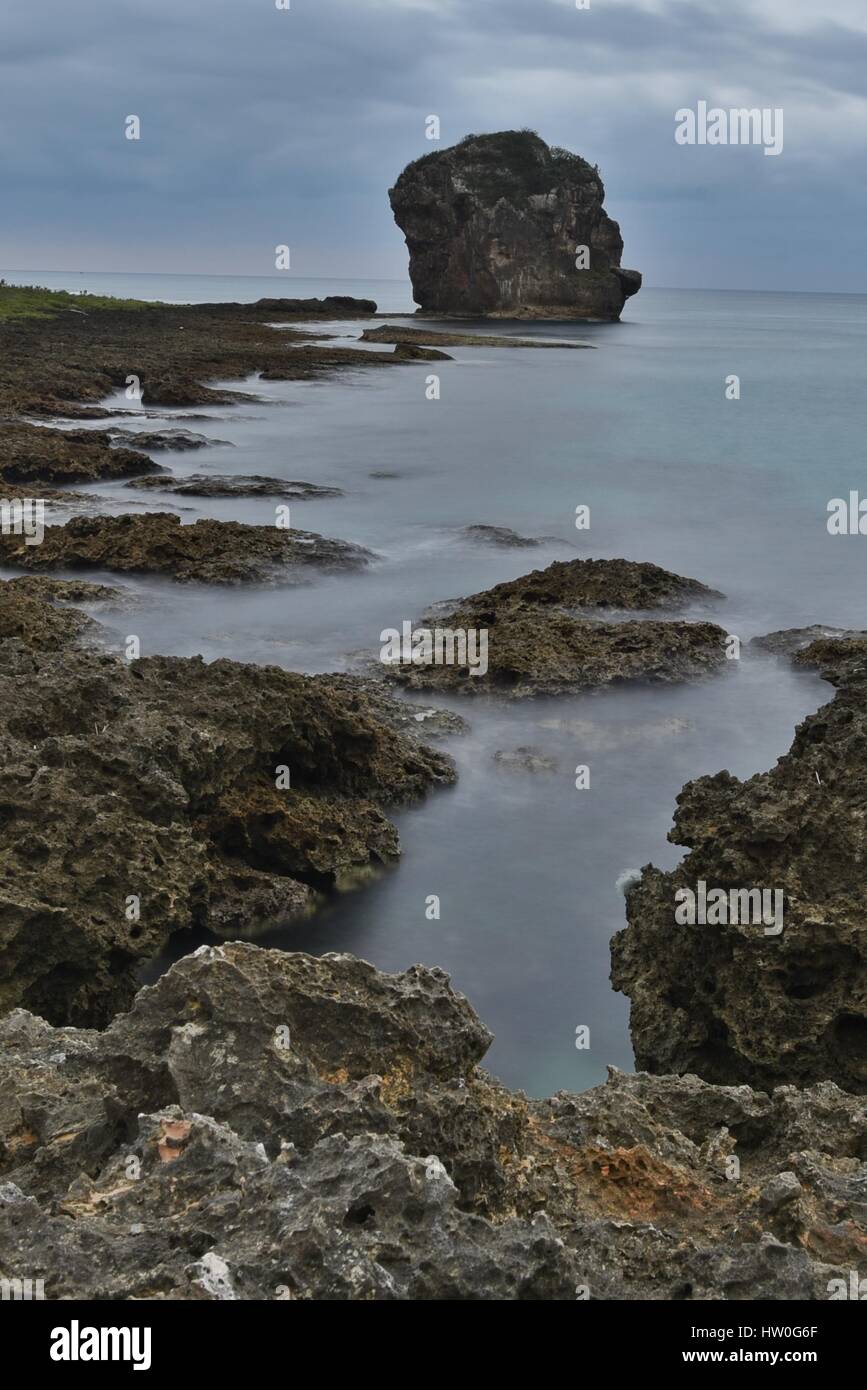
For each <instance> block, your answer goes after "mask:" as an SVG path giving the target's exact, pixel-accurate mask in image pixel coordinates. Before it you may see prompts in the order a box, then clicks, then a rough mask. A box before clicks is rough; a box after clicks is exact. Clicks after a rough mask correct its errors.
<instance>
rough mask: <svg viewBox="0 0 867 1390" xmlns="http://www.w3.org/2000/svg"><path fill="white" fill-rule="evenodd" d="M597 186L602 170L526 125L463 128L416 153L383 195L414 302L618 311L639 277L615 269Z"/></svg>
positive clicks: (449, 311) (581, 314)
mask: <svg viewBox="0 0 867 1390" xmlns="http://www.w3.org/2000/svg"><path fill="white" fill-rule="evenodd" d="M604 197H605V190H604V188H603V186H602V180H601V178H600V176H599V170H598V169H596V168H594V167H593V165H591V164H588V163H587V161H586V160H584V159H581V158H580V156H578V155H576V154H571V153H570V152H569V151H568V150H561V149H552V148H549V147H548V145H546V144H545V142H544V140H541V139H540V138H539V136H538V135H536V134H534V133H533V132H532V131H517V130H507V131H501V132H500V133H498V134H495V135H468V136H467V137H466V138H465V139H464V140H462V141H461V142H460V144H458V145H454V146H452V147H451V148H450V149H445V150H436V151H434V152H432V153H431V154H428V155H424V156H423V157H422V158H421V159H417V160H415V162H414V163H412V164H410V165H408V166H407V168H406V169H404V171H403V173H402V174H401V175H400V178H399V179H398V180H397V183H396V184H395V186H394V188H392V189H390V190H389V199H390V201H391V207H392V211H393V213H394V217H395V221H396V222H397V224H398V226H399V227H400V229H401V231H402V232H403V233H404V236H405V237H406V244H407V247H408V249H409V274H410V279H411V280H412V286H413V295H414V298H415V301H416V303H417V304H419V305H420V307H421V310H422V312H425V313H431V314H438V315H460V316H463V317H466V318H475V317H478V316H481V315H492V316H499V317H507V318H517V317H526V318H573V319H587V318H592V319H618V318H619V317H620V313H621V310H622V309H623V304H624V301H625V300H626V299H627V297H628V296H629V295H631V294H635V293H636V291H637V290H638V289H639V287H640V285H641V276H640V275H639V273H638V271H634V270H621V268H620V257H621V255H622V252H623V240H622V238H621V235H620V228H619V227H618V225H617V223H616V222H613V221H612V220H611V218H610V217H608V216H607V214H606V213H605V210H604V208H603V206H602V203H603V199H604ZM582 247H584V248H587V253H588V254H589V261H588V263H587V265H586V267H585V268H583V269H577V268H576V261H577V259H578V257H579V249H580V248H582Z"/></svg>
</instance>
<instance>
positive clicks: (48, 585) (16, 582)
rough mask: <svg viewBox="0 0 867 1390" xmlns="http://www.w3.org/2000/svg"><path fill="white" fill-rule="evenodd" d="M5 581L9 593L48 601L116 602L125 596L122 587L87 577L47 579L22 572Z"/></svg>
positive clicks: (40, 575)
mask: <svg viewBox="0 0 867 1390" xmlns="http://www.w3.org/2000/svg"><path fill="white" fill-rule="evenodd" d="M5 583H6V587H7V589H8V591H9V593H11V594H28V595H29V596H30V597H31V598H40V599H44V600H45V601H46V602H49V603H53V602H57V603H118V602H120V601H122V600H123V599H124V598H125V596H126V595H125V591H124V590H123V589H116V588H114V587H113V585H111V584H94V583H92V581H91V580H89V579H49V577H48V575H46V574H22V575H19V576H18V577H17V578H16V579H7V580H6V581H5Z"/></svg>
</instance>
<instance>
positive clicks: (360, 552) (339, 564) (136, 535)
mask: <svg viewBox="0 0 867 1390" xmlns="http://www.w3.org/2000/svg"><path fill="white" fill-rule="evenodd" d="M370 558H371V556H370V552H369V551H367V550H364V549H363V547H361V546H357V545H352V544H351V543H350V542H348V541H340V540H332V539H331V538H329V537H326V536H318V535H316V534H315V533H313V532H311V531H299V530H297V529H295V528H291V529H290V528H288V527H286V528H281V527H279V526H276V525H275V526H249V525H246V524H244V523H243V522H240V521H215V520H213V519H211V518H206V519H204V520H199V521H196V522H193V524H192V525H190V526H184V525H182V524H181V519H180V517H179V516H175V515H174V514H173V513H172V512H145V513H143V514H141V515H136V516H133V515H126V514H125V515H122V516H105V517H74V518H73V519H72V520H71V521H68V522H67V523H66V525H65V526H46V528H45V536H44V539H43V541H42V544H41V545H27V543H26V540H25V538H24V537H22V536H16V535H13V534H9V535H5V536H3V535H0V564H3V565H13V566H21V567H23V568H26V569H32V570H44V569H95V570H110V571H112V572H116V573H121V574H123V573H130V574H167V575H169V576H170V577H171V578H172V579H177V580H181V581H186V580H196V581H199V582H202V583H210V584H236V583H240V582H243V581H257V580H276V579H281V578H282V579H288V578H292V577H295V578H298V577H303V576H304V574H305V572H306V571H307V570H309V569H323V570H341V569H358V568H361V567H362V566H363V565H365V564H366V563H367V562H368V560H369V559H370Z"/></svg>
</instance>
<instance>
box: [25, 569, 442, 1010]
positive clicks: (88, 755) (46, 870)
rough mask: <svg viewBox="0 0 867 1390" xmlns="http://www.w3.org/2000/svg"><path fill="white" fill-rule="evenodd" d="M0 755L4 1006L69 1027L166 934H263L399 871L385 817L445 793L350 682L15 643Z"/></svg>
mask: <svg viewBox="0 0 867 1390" xmlns="http://www.w3.org/2000/svg"><path fill="white" fill-rule="evenodd" d="M3 592H7V593H8V590H6V591H3ZM2 602H3V600H2V598H0V614H2V611H3V609H2ZM28 602H29V603H31V604H36V603H38V600H35V599H29V600H28ZM45 607H49V606H48V605H45ZM49 611H50V612H52V613H53V612H54V610H52V609H50V608H49ZM73 612H74V610H69V611H66V612H64V613H63V614H62V619H63V622H64V623H67V624H68V623H69V621H70V619H71V617H72V613H73ZM58 616H60V615H59V614H58ZM49 636H50V637H52V638H53V634H49ZM47 645H60V643H59V642H54V641H53V640H52V641H49V642H48V643H47ZM0 747H2V752H3V757H2V760H0V806H2V820H3V840H2V847H0V1008H9V1007H12V1006H14V1005H16V1004H21V1003H23V1004H26V1005H27V1006H28V1007H31V1008H33V1009H35V1010H36V1011H38V1012H40V1013H43V1014H45V1015H46V1016H47V1017H50V1018H52V1019H54V1020H61V1021H67V1020H68V1021H71V1022H77V1023H78V1022H93V1021H97V1022H99V1021H104V1020H105V1019H107V1018H108V1017H110V1016H111V1013H112V1012H113V1011H114V1010H116V1009H117V1008H121V1007H125V1006H126V1005H127V1004H128V1003H129V1000H130V998H131V996H132V990H133V980H134V971H135V968H136V965H137V963H139V962H142V961H145V960H147V959H149V958H150V957H152V956H154V955H155V954H156V953H157V952H158V951H160V950H161V949H162V948H163V947H164V946H165V945H166V943H167V942H168V940H169V939H170V937H171V936H172V935H173V934H174V933H176V932H178V931H184V930H188V929H190V928H201V927H209V926H211V927H213V928H214V929H215V930H217V931H227V930H232V931H236V932H237V931H247V930H253V931H259V930H262V929H265V928H266V927H267V926H268V925H269V924H270V925H272V926H273V925H275V924H276V923H277V922H278V921H279V920H280V919H281V918H283V919H285V918H287V917H291V916H294V915H297V914H298V913H299V912H306V911H307V910H309V907H310V905H311V892H312V891H313V890H315V889H318V888H323V887H327V886H328V885H330V884H335V883H337V884H342V883H343V882H344V881H345V882H347V883H352V882H353V881H355V879H356V877H357V876H358V874H359V872H360V871H363V870H364V869H365V868H366V867H367V866H368V865H370V864H377V863H382V862H389V861H391V860H393V859H394V858H395V857H396V856H397V855H398V854H399V852H400V849H399V842H398V836H397V832H396V830H395V829H394V826H393V825H392V824H391V823H390V822H389V821H388V820H387V819H386V816H385V815H384V813H383V811H382V810H381V807H382V806H383V805H387V804H389V803H393V802H396V801H405V800H408V799H411V798H414V797H417V796H419V795H421V794H423V793H424V792H425V791H426V790H427V789H428V788H430V787H431V786H433V785H435V784H437V783H444V782H450V781H452V780H453V778H454V773H453V770H452V767H451V764H450V762H449V761H448V759H446V758H445V757H443V756H442V755H439V754H435V753H433V752H432V751H430V750H429V749H428V748H426V747H425V746H424V745H423V744H421V743H420V742H419V741H418V740H417V739H412V740H410V739H408V738H406V737H405V736H404V735H403V734H401V733H399V732H397V731H395V730H394V729H392V728H391V727H389V726H388V725H387V724H385V723H384V722H382V721H381V720H380V719H379V718H378V716H377V714H376V710H375V706H374V705H373V704H372V703H371V702H370V701H369V700H368V699H367V697H366V696H365V695H364V693H363V691H360V690H358V689H353V686H352V683H351V681H350V680H349V678H348V677H343V678H340V679H339V680H338V681H337V682H336V683H334V682H332V681H331V680H330V679H329V678H328V677H305V676H298V675H293V674H291V673H290V672H287V671H283V670H281V669H279V668H277V667H268V666H266V667H257V666H248V665H242V664H240V663H237V662H232V661H216V662H214V663H212V664H211V665H205V663H204V662H203V661H202V660H201V659H199V658H194V659H186V658H180V657H150V658H142V659H141V660H138V661H133V662H126V661H123V660H121V659H119V658H116V657H112V656H107V655H105V654H102V653H99V652H96V651H83V650H75V649H73V648H70V647H69V646H68V645H67V646H65V647H64V649H63V650H62V651H60V652H58V653H56V654H55V653H53V652H43V651H40V652H33V651H29V650H27V648H26V647H25V646H24V644H23V643H22V642H21V641H16V640H10V639H7V640H0ZM281 769H283V773H282V774H281ZM287 770H288V780H289V782H290V786H289V787H283V786H282V785H281V786H278V774H280V775H282V776H284V778H285V776H286V773H287ZM269 914H270V915H269Z"/></svg>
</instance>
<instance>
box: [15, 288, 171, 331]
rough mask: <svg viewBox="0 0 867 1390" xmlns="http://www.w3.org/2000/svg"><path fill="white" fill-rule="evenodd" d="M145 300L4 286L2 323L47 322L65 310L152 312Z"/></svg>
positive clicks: (84, 311) (89, 312)
mask: <svg viewBox="0 0 867 1390" xmlns="http://www.w3.org/2000/svg"><path fill="white" fill-rule="evenodd" d="M150 307H151V306H150V305H149V304H147V303H146V302H145V301H144V300H143V299H112V298H111V297H110V296H109V295H104V294H68V293H67V291H66V290H47V289H44V288H43V287H42V286H41V285H3V284H0V322H2V321H3V320H4V319H47V318H50V317H51V316H52V314H59V313H62V312H63V311H64V310H65V309H77V310H78V311H79V312H80V313H85V314H91V313H95V312H97V311H104V310H112V309H115V310H116V309H125V310H130V309H148V308H150Z"/></svg>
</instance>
